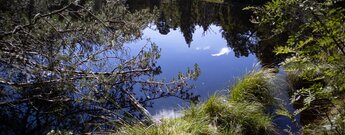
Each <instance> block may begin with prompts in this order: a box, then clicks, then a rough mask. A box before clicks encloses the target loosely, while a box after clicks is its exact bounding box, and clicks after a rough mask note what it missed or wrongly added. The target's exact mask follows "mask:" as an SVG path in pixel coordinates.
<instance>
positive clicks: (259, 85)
mask: <svg viewBox="0 0 345 135" xmlns="http://www.w3.org/2000/svg"><path fill="white" fill-rule="evenodd" d="M270 93H271V92H270V89H269V84H268V79H267V78H265V76H264V72H254V73H250V74H248V75H247V76H245V77H244V78H243V79H241V80H239V81H238V83H237V84H236V85H235V86H233V88H232V89H231V100H232V101H235V102H258V103H261V104H263V105H272V104H273V103H274V98H273V96H272V95H271V94H270Z"/></svg>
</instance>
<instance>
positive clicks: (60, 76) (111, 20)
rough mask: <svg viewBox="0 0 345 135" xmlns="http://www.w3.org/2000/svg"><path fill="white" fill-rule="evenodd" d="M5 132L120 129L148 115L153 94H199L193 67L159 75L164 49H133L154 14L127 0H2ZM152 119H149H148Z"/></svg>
mask: <svg viewBox="0 0 345 135" xmlns="http://www.w3.org/2000/svg"><path fill="white" fill-rule="evenodd" d="M0 6H1V8H0V9H1V12H0V16H1V18H0V25H1V27H0V58H1V59H0V134H45V133H47V132H48V131H50V130H52V129H66V130H70V131H79V132H93V131H109V130H116V128H118V127H119V125H122V124H123V123H131V122H132V121H135V120H145V119H146V120H147V119H149V117H150V115H149V114H148V112H147V111H146V110H145V107H148V106H150V105H151V103H152V102H150V101H152V100H154V99H157V98H161V97H167V96H175V97H179V98H181V99H185V100H187V99H190V98H195V96H193V95H192V94H191V93H190V92H189V91H188V90H189V87H190V86H189V85H187V80H189V79H196V77H197V76H198V74H199V72H198V67H197V66H195V69H196V72H194V71H192V70H188V72H187V73H186V74H179V75H178V77H177V78H176V79H175V80H173V81H171V82H164V81H159V80H156V79H155V77H154V76H156V75H158V74H160V73H161V70H160V67H159V66H158V65H156V60H157V59H158V58H159V52H160V50H159V48H158V47H157V46H155V45H153V44H152V45H151V43H150V42H148V45H147V46H145V47H143V48H142V49H141V51H140V52H139V53H138V54H136V55H133V54H129V53H128V50H127V49H126V47H125V46H123V45H124V43H126V42H130V41H132V40H135V39H138V38H140V36H141V32H140V30H142V29H143V28H145V27H146V26H147V24H148V23H149V21H150V20H152V19H153V14H151V13H149V12H148V11H146V10H142V11H138V12H133V13H130V12H128V11H127V9H126V8H125V6H124V4H123V3H122V2H118V1H117V2H115V1H112V2H110V1H108V2H107V1H104V0H102V1H98V0H94V1H86V0H78V1H75V2H71V1H68V0H61V1H51V2H47V1H44V0H28V1H24V2H23V1H16V0H15V1H1V3H0ZM145 122H149V120H147V121H145Z"/></svg>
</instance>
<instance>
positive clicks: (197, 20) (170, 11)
mask: <svg viewBox="0 0 345 135" xmlns="http://www.w3.org/2000/svg"><path fill="white" fill-rule="evenodd" d="M144 1H145V0H144ZM150 1H151V0H146V2H143V1H142V0H140V1H136V0H132V1H131V2H130V4H128V6H129V7H130V9H132V11H134V10H135V9H136V10H138V9H145V8H147V7H152V1H151V2H150ZM260 2H264V1H260ZM260 2H257V3H254V4H260ZM144 3H145V4H144ZM155 4H156V5H159V12H160V13H159V16H158V17H157V18H156V21H155V23H156V26H157V29H158V30H159V32H160V33H161V34H164V35H166V34H168V33H169V32H170V29H176V28H180V30H181V32H182V33H183V36H184V38H185V41H186V43H187V44H188V45H190V44H191V42H192V41H193V33H194V31H195V27H196V26H201V27H202V28H203V30H204V31H205V32H206V31H208V28H209V26H210V25H217V26H221V28H222V31H221V33H222V36H223V38H224V39H225V40H226V41H227V43H228V46H229V47H230V48H232V49H233V51H234V53H235V56H236V57H241V56H249V55H250V54H253V53H254V54H256V56H257V57H258V58H259V60H260V61H261V62H262V64H263V65H271V64H272V63H277V60H276V59H272V58H273V56H274V54H273V52H272V50H273V47H271V45H270V44H265V43H268V42H267V41H264V42H261V41H260V39H259V38H258V36H259V34H258V33H257V32H256V29H257V28H255V27H254V25H253V24H252V23H251V22H250V21H249V20H250V16H251V13H250V12H247V11H243V10H242V9H243V8H244V7H246V6H247V5H248V4H253V3H248V2H243V1H242V2H240V1H239V2H235V1H226V2H225V3H223V4H221V3H209V2H204V1H199V0H173V1H167V0H162V1H160V3H155Z"/></svg>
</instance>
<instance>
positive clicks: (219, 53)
mask: <svg viewBox="0 0 345 135" xmlns="http://www.w3.org/2000/svg"><path fill="white" fill-rule="evenodd" d="M229 53H230V49H229V48H228V47H224V48H222V49H221V50H220V51H219V52H218V53H216V54H211V55H212V56H222V55H228V54H229Z"/></svg>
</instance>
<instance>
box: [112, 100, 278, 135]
mask: <svg viewBox="0 0 345 135" xmlns="http://www.w3.org/2000/svg"><path fill="white" fill-rule="evenodd" d="M273 131H274V126H273V124H272V120H271V117H270V116H268V115H266V114H265V113H264V106H263V105H261V104H260V103H237V102H232V101H228V100H226V98H225V97H217V96H212V97H210V99H209V100H208V101H207V102H205V103H203V104H201V105H198V106H192V107H191V108H189V109H187V110H185V111H184V116H183V117H181V118H176V119H163V120H162V121H161V122H160V123H156V124H154V125H151V126H149V127H145V126H142V125H135V126H127V127H125V128H123V130H121V132H119V133H117V134H125V135H143V134H144V135H217V134H218V135H222V134H224V135H229V134H230V135H231V134H234V135H238V134H265V133H269V132H273Z"/></svg>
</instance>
